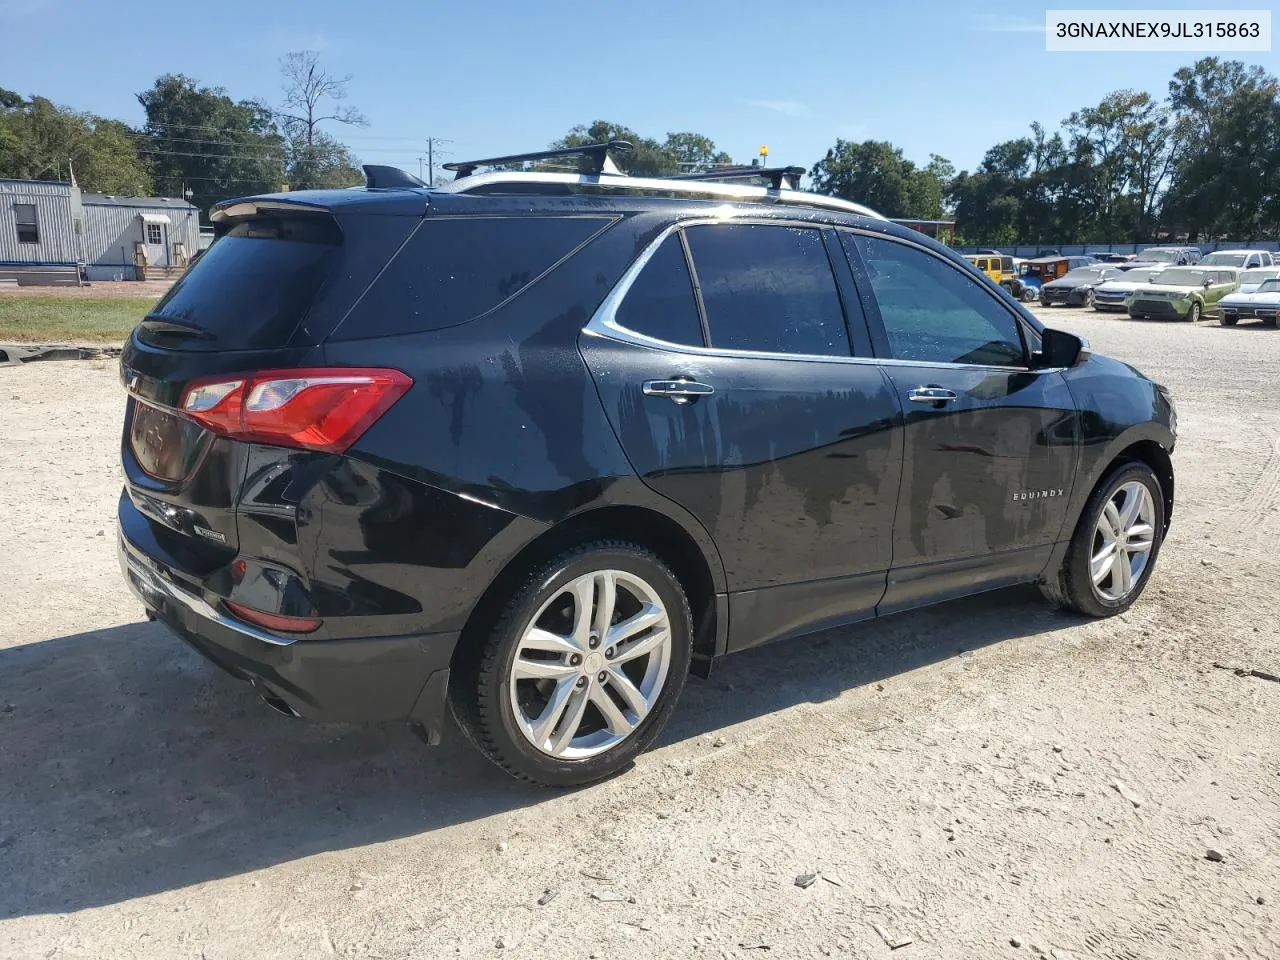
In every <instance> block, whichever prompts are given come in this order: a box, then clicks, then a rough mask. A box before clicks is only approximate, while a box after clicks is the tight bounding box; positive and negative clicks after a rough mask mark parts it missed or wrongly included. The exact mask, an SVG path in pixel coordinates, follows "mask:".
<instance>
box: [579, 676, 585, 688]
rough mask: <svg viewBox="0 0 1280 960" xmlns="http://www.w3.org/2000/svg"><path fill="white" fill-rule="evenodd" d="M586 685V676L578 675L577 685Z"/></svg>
mask: <svg viewBox="0 0 1280 960" xmlns="http://www.w3.org/2000/svg"><path fill="white" fill-rule="evenodd" d="M586 685H587V678H586V677H579V678H578V686H580V687H585V686H586Z"/></svg>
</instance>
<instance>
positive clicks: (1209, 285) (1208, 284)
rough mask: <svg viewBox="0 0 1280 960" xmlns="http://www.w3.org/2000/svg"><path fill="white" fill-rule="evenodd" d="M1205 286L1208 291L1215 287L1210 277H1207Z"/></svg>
mask: <svg viewBox="0 0 1280 960" xmlns="http://www.w3.org/2000/svg"><path fill="white" fill-rule="evenodd" d="M1203 286H1204V288H1205V289H1206V290H1208V289H1209V288H1210V287H1211V286H1213V281H1212V280H1210V279H1209V278H1208V277H1205V278H1204V284H1203Z"/></svg>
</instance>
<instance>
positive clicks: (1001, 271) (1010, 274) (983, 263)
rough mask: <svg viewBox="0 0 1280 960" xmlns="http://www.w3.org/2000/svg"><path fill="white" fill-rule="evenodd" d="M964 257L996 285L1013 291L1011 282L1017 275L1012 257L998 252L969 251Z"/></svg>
mask: <svg viewBox="0 0 1280 960" xmlns="http://www.w3.org/2000/svg"><path fill="white" fill-rule="evenodd" d="M964 258H965V259H966V260H968V261H969V262H970V263H972V264H973V265H974V266H975V267H977V268H978V269H979V270H981V271H982V272H983V273H985V274H986V275H987V276H988V277H989V278H990V279H991V282H992V283H994V284H995V285H996V286H997V287H1004V288H1005V289H1006V290H1008V291H1009V292H1010V293H1013V289H1012V282H1013V281H1014V280H1016V279H1017V277H1018V273H1017V271H1016V270H1015V269H1014V267H1013V257H1009V256H1005V255H1004V254H1000V253H969V254H965V255H964Z"/></svg>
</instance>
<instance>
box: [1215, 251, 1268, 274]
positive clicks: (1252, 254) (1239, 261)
mask: <svg viewBox="0 0 1280 960" xmlns="http://www.w3.org/2000/svg"><path fill="white" fill-rule="evenodd" d="M1274 263H1275V261H1274V260H1273V259H1272V257H1271V251H1270V250H1215V251H1214V252H1213V253H1207V254H1205V256H1204V258H1203V259H1202V260H1201V261H1200V263H1199V265H1200V266H1202V267H1239V268H1240V269H1241V270H1248V269H1250V268H1252V267H1270V266H1272V265H1274Z"/></svg>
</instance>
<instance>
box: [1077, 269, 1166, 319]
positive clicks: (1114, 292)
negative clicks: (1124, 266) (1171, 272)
mask: <svg viewBox="0 0 1280 960" xmlns="http://www.w3.org/2000/svg"><path fill="white" fill-rule="evenodd" d="M1161 269H1163V267H1137V268H1135V269H1133V270H1127V271H1125V272H1124V273H1122V274H1121V275H1120V276H1119V277H1116V278H1115V279H1114V280H1105V281H1103V282H1102V283H1100V284H1098V285H1097V286H1096V287H1094V288H1093V309H1095V310H1118V311H1120V312H1121V313H1123V312H1124V311H1125V310H1127V309H1128V307H1126V306H1125V303H1124V301H1125V299H1126V298H1127V297H1128V296H1129V294H1131V293H1133V291H1135V290H1137V289H1138V288H1139V287H1140V286H1142V285H1143V284H1145V283H1147V282H1148V281H1149V280H1150V279H1151V278H1152V277H1154V276H1155V275H1156V274H1157V273H1159V272H1160V271H1161Z"/></svg>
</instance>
